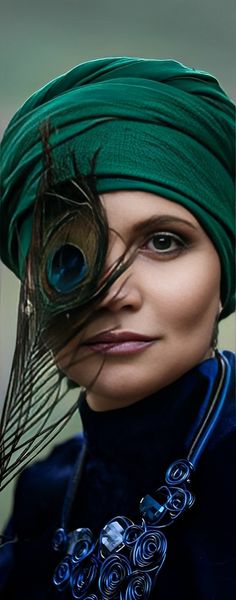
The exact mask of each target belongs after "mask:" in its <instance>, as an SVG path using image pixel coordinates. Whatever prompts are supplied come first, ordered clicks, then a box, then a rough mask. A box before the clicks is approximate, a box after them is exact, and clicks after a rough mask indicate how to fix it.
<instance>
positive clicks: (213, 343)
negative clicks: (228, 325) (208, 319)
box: [211, 302, 223, 352]
mask: <svg viewBox="0 0 236 600" xmlns="http://www.w3.org/2000/svg"><path fill="white" fill-rule="evenodd" d="M222 308H223V306H222V304H221V302H220V304H219V312H218V314H217V315H216V318H215V323H214V327H213V332H212V338H211V347H212V350H213V351H214V352H215V350H217V346H218V337H219V318H220V313H221V312H222Z"/></svg>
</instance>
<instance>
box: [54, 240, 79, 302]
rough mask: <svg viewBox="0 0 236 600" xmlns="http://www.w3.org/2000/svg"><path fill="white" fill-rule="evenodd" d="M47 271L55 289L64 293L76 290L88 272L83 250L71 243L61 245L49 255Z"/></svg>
mask: <svg viewBox="0 0 236 600" xmlns="http://www.w3.org/2000/svg"><path fill="white" fill-rule="evenodd" d="M46 272H47V280H48V283H49V285H50V286H51V287H52V288H53V289H54V290H55V291H57V292H59V293H62V294H68V293H70V292H72V291H74V290H75V289H76V287H77V286H78V285H79V284H80V283H81V281H82V280H83V279H84V277H86V275H87V273H88V263H87V260H86V257H85V254H84V252H83V250H82V249H81V248H79V246H76V245H75V244H71V243H69V244H68V243H66V244H63V245H61V246H60V247H59V248H57V249H56V250H54V252H52V254H51V255H50V256H49V257H48V260H47V265H46Z"/></svg>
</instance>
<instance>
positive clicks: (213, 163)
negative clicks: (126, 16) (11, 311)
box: [0, 57, 234, 317]
mask: <svg viewBox="0 0 236 600" xmlns="http://www.w3.org/2000/svg"><path fill="white" fill-rule="evenodd" d="M46 125H47V128H48V130H49V131H50V135H49V139H48V140H47V144H46V142H45V140H44V136H43V128H45V126H46ZM46 145H47V147H46ZM98 149H99V152H98V155H97V161H96V167H95V175H96V177H97V191H98V193H104V192H108V191H113V190H124V189H125V190H135V189H138V190H144V191H150V192H154V193H156V194H158V195H160V196H163V197H164V198H167V199H169V200H173V201H174V202H178V203H180V204H181V205H183V206H184V207H185V208H187V209H188V210H189V211H190V212H192V213H193V214H194V216H195V217H196V218H197V219H198V221H199V222H200V223H201V225H202V226H203V227H204V229H205V231H206V232H207V234H208V235H209V237H210V238H211V240H212V242H213V244H214V245H215V247H216V250H217V252H218V254H219V257H220V261H221V269H222V282H221V300H222V303H223V307H224V310H223V312H222V314H221V317H222V316H227V315H228V314H230V312H232V310H233V309H234V302H233V298H234V174H233V170H234V105H233V103H232V102H231V101H230V99H229V98H228V96H227V95H226V94H225V92H224V91H223V90H222V89H221V87H220V86H219V83H218V82H217V80H216V79H215V78H214V77H213V76H211V75H209V74H208V73H205V72H203V71H200V70H196V69H193V68H189V67H186V66H184V65H182V64H180V63H178V62H176V61H174V60H155V59H153V60H152V59H151V60H149V59H142V58H132V57H131V58H129V57H123V58H103V59H98V60H93V61H89V62H86V63H83V64H81V65H79V66H77V67H75V68H74V69H72V70H71V71H69V72H68V73H65V74H63V75H62V76H60V77H58V78H57V79H54V80H53V81H51V82H50V83H48V84H47V85H46V86H44V87H43V88H42V89H40V90H39V91H37V92H36V93H35V94H33V95H32V96H31V97H30V98H29V99H28V100H27V101H26V102H25V104H24V105H23V106H22V107H21V108H20V109H19V110H18V112H17V113H16V114H15V116H14V117H13V119H12V120H11V122H10V124H9V126H8V128H7V129H6V132H5V135H4V137H3V141H2V174H1V204H0V236H1V237H0V239H1V257H2V260H3V261H4V262H5V263H6V264H7V265H8V266H9V267H10V269H12V270H13V271H14V272H15V273H16V274H17V275H18V276H20V277H23V274H24V266H25V259H26V256H27V253H28V250H29V246H30V240H31V227H32V212H33V205H34V202H35V199H36V197H37V193H38V190H39V186H40V183H41V181H42V176H43V173H44V170H45V154H47V150H48V157H49V158H50V162H51V165H52V166H53V176H54V182H55V183H59V182H60V181H64V180H65V179H70V178H71V177H74V176H75V173H74V157H76V163H77V165H78V167H79V170H80V171H81V172H82V173H83V174H85V175H86V174H87V173H88V172H89V170H90V165H91V159H92V157H93V155H94V154H95V153H96V151H97V150H98Z"/></svg>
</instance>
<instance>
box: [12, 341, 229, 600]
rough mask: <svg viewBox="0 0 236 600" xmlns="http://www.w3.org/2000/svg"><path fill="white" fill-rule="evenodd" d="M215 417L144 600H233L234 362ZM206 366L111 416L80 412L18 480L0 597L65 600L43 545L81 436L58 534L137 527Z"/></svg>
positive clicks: (196, 415) (181, 435) (206, 375)
mask: <svg viewBox="0 0 236 600" xmlns="http://www.w3.org/2000/svg"><path fill="white" fill-rule="evenodd" d="M225 355H226V356H227V358H228V359H229V361H230V363H231V365H232V378H231V379H232V380H231V385H230V389H229V393H228V397H227V399H226V401H225V404H224V408H223V413H222V415H221V418H220V420H219V421H218V423H217V425H216V427H215V430H214V431H213V433H212V436H211V439H210V441H209V443H208V445H207V447H206V448H205V450H204V452H203V455H202V457H201V459H200V462H199V465H198V468H197V472H196V475H195V479H194V482H193V487H194V492H195V495H196V501H195V504H194V505H193V507H192V508H191V509H190V510H189V511H188V512H187V513H185V514H184V515H183V516H182V517H181V518H180V520H179V521H178V522H176V523H174V524H173V525H172V527H170V528H169V529H168V531H167V534H166V535H167V538H168V552H167V559H166V561H165V564H164V566H163V568H162V570H161V571H160V573H159V576H158V579H157V584H156V587H155V590H154V593H153V595H152V596H151V597H152V598H157V599H159V600H167V599H170V598H175V600H178V599H179V600H180V599H181V600H187V599H188V600H195V599H197V600H233V599H234V598H235V597H236V543H235V540H236V516H235V515H236V483H235V463H236V460H235V459H236V434H235V428H236V407H235V396H234V382H233V379H234V377H233V375H234V356H233V354H232V353H229V352H225ZM215 369H216V359H208V360H206V361H204V362H203V363H201V364H200V365H198V366H197V367H195V368H194V369H192V370H191V371H189V372H188V373H187V374H185V375H184V376H183V377H181V378H180V379H179V380H178V381H176V382H174V383H173V384H171V385H169V386H168V387H166V388H165V389H163V390H161V391H160V392H158V393H157V394H154V395H153V396H150V397H148V398H145V399H143V400H141V401H140V402H137V403H135V404H133V405H131V406H128V407H126V408H122V409H118V410H116V411H106V412H95V411H93V410H91V409H90V408H89V406H88V405H87V402H86V399H83V401H82V403H81V405H80V413H81V418H82V422H83V428H84V433H83V435H82V434H81V435H78V436H76V437H74V438H73V439H70V440H68V441H66V442H65V443H63V444H60V445H59V446H57V447H56V448H55V449H54V450H53V452H52V453H51V454H50V455H49V456H48V458H47V459H46V460H43V461H41V462H38V463H36V464H34V465H33V466H31V467H29V468H27V469H26V470H25V471H24V472H23V473H22V474H21V476H20V477H19V480H18V483H17V487H16V492H15V502H14V510H13V514H12V518H11V520H10V522H9V524H8V527H7V530H6V532H5V533H6V535H9V536H12V537H15V536H17V540H18V541H15V542H13V543H8V544H5V545H4V546H2V547H1V549H0V597H1V598H3V599H8V598H11V599H12V600H15V599H17V600H18V599H22V600H23V599H24V600H39V599H40V600H42V599H48V598H50V599H51V598H54V599H56V598H58V599H59V600H60V599H61V600H63V599H66V598H69V597H70V595H68V592H67V591H64V592H61V593H59V592H58V591H57V590H56V589H54V586H53V584H52V577H53V572H54V569H55V567H56V565H57V564H58V562H59V561H60V559H61V557H60V555H58V553H56V552H55V551H54V550H53V548H52V538H53V534H54V531H55V530H56V529H57V528H58V527H60V524H61V515H62V509H63V502H64V498H65V494H66V489H67V487H68V482H69V481H70V479H71V477H72V474H73V468H74V465H75V462H76V460H77V458H78V454H79V453H80V452H81V447H82V443H83V436H84V437H85V438H86V439H87V446H88V453H87V457H86V460H85V464H84V468H83V473H82V478H81V480H80V483H79V485H78V488H77V490H76V493H75V497H74V501H73V503H72V509H71V511H70V516H69V522H68V528H69V530H72V529H75V528H77V527H89V528H90V529H92V531H93V532H94V533H95V534H96V535H98V534H99V531H100V530H101V528H102V527H104V525H105V524H106V523H107V522H108V521H109V520H110V519H112V518H113V517H116V516H117V515H125V516H128V517H130V518H131V519H132V520H134V521H136V522H137V520H139V508H138V507H139V500H140V499H141V498H142V496H144V495H145V494H147V493H150V494H151V493H152V492H153V491H154V490H155V489H157V487H159V486H160V485H161V484H162V483H163V480H164V475H165V471H166V468H167V467H168V466H169V465H170V464H171V462H172V461H174V460H176V459H178V458H183V457H185V456H186V455H187V452H188V449H189V447H190V444H191V441H192V440H193V439H194V435H195V434H196V431H197V428H198V426H199V423H200V420H201V415H202V412H203V411H204V399H205V397H206V392H207V389H208V386H209V382H210V381H211V380H212V378H214V374H215Z"/></svg>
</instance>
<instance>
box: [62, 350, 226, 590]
mask: <svg viewBox="0 0 236 600" xmlns="http://www.w3.org/2000/svg"><path fill="white" fill-rule="evenodd" d="M216 358H217V361H218V370H217V375H216V377H215V381H214V385H213V389H212V393H211V399H210V401H209V404H208V409H207V412H206V414H205V415H204V417H203V419H202V422H201V424H200V426H199V428H198V431H197V434H196V435H195V438H194V440H193V443H192V445H191V448H190V450H189V452H188V455H187V457H186V458H184V459H180V460H176V461H175V462H173V463H172V464H171V466H170V467H169V468H168V469H167V471H166V474H165V480H164V483H163V485H162V486H160V487H159V488H158V489H157V490H156V491H155V493H154V494H153V495H152V496H151V495H148V494H147V495H146V496H144V497H143V498H142V499H141V500H140V504H139V512H140V520H139V522H138V523H134V522H133V521H131V519H129V518H127V517H124V516H118V517H115V518H114V519H112V520H111V521H109V523H107V524H106V525H105V527H103V529H102V531H101V533H100V535H99V537H98V538H97V539H95V538H94V536H93V534H92V532H91V530H90V529H88V528H78V529H75V530H73V531H71V532H68V530H67V522H68V520H69V515H70V512H71V508H72V504H73V500H74V496H75V492H76V490H77V488H78V485H79V481H80V478H81V475H82V471H83V465H84V461H85V457H86V450H87V449H86V444H84V445H83V448H82V452H81V453H80V455H79V459H78V461H77V463H76V465H75V470H74V475H73V477H72V479H71V481H70V484H69V488H68V491H67V494H66V498H65V502H64V506H63V513H62V521H61V527H60V528H59V529H57V531H56V532H55V535H54V538H53V548H54V550H56V551H59V552H61V553H63V554H64V558H63V559H62V560H61V561H60V563H59V564H58V566H57V567H56V569H55V572H54V576H53V583H54V585H55V586H56V588H57V590H58V591H59V592H63V591H64V590H67V591H68V592H70V595H71V598H77V599H78V600H104V599H105V600H106V599H107V600H109V599H112V598H114V599H119V600H138V599H142V600H147V599H148V598H149V597H150V594H151V592H152V590H153V588H154V586H155V583H156V580H157V577H158V573H159V572H160V570H161V568H162V565H163V563H164V561H165V558H166V553H167V546H168V543H167V538H166V535H165V533H164V531H163V530H165V528H167V527H168V526H170V525H171V524H173V523H174V522H175V520H176V519H177V518H179V517H180V516H181V515H182V514H183V513H184V512H185V511H186V510H187V509H189V508H191V506H192V505H193V503H194V501H195V498H194V495H193V493H192V492H191V490H190V486H191V475H192V474H193V472H195V470H196V467H197V464H198V461H199V459H200V456H201V455H202V452H203V450H204V448H205V446H206V444H207V442H208V440H209V438H210V436H211V434H212V432H213V430H214V428H215V426H216V423H217V421H218V419H219V416H220V414H221V411H222V408H223V406H224V401H225V398H226V396H227V391H228V387H229V381H230V366H229V363H228V361H227V358H226V357H225V356H224V355H223V354H222V353H221V352H219V351H218V350H216Z"/></svg>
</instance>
